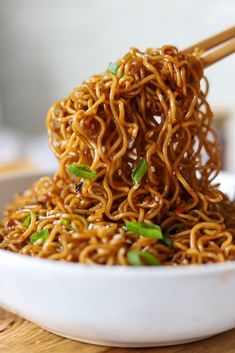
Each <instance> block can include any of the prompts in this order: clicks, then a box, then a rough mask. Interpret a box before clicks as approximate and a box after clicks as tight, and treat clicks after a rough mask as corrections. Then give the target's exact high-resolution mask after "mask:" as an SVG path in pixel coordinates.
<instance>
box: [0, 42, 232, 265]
mask: <svg viewBox="0 0 235 353" xmlns="http://www.w3.org/2000/svg"><path fill="white" fill-rule="evenodd" d="M202 79H203V80H204V83H205V84H204V86H205V90H204V91H203V90H202V88H201V85H200V83H201V80H202ZM207 91H208V82H207V80H206V79H205V78H204V76H203V67H202V64H201V62H200V60H199V59H198V58H197V57H196V56H194V55H192V54H184V53H183V52H180V51H178V50H177V49H176V48H175V47H172V46H164V47H162V48H161V49H149V50H147V51H146V52H140V51H139V50H137V49H135V48H132V49H131V50H130V51H129V52H128V53H127V54H126V55H125V56H124V57H123V58H122V59H121V60H119V61H118V62H117V63H111V64H110V65H109V67H108V70H107V71H105V72H104V73H103V74H101V75H95V76H93V77H91V79H90V80H87V81H84V82H83V84H82V85H81V86H80V87H79V88H75V89H74V90H73V91H72V92H71V93H70V95H69V97H68V98H65V99H63V100H61V101H60V102H58V103H56V104H54V106H53V107H52V108H51V109H50V110H49V113H48V116H47V128H48V132H49V137H50V145H51V148H52V150H53V151H54V153H55V155H56V157H57V159H58V162H59V169H58V171H57V173H56V175H55V176H54V177H53V178H50V177H45V178H42V179H40V180H39V181H38V182H36V183H35V184H34V185H33V186H32V188H31V189H29V190H27V191H25V192H24V193H23V195H18V196H16V198H15V200H14V202H13V203H12V204H11V205H9V206H7V207H6V209H5V212H4V217H3V219H2V221H1V223H0V234H1V243H0V248H2V249H8V250H12V251H14V252H19V253H22V254H26V255H31V256H37V257H43V258H50V259H64V260H67V261H74V262H80V263H87V264H93V263H96V264H109V265H118V264H120V265H134V266H138V265H159V264H162V265H187V264H200V263H209V262H223V261H226V260H233V259H234V258H235V244H234V234H235V232H234V227H235V204H234V203H233V202H230V201H229V200H228V198H227V197H226V195H224V194H223V193H222V192H221V191H219V190H218V188H217V187H216V186H213V183H212V181H213V179H214V178H215V177H216V175H217V174H218V172H219V169H220V157H219V144H218V140H217V135H216V133H215V131H214V129H213V127H212V126H211V121H212V112H211V110H210V107H209V104H208V102H207V100H206V95H207Z"/></svg>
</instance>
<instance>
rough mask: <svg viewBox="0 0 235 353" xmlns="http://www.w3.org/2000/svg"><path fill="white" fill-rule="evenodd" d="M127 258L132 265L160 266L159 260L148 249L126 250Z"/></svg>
mask: <svg viewBox="0 0 235 353" xmlns="http://www.w3.org/2000/svg"><path fill="white" fill-rule="evenodd" d="M127 259H128V262H129V264H130V265H132V266H144V265H148V266H160V265H161V264H160V261H159V260H158V259H157V258H156V256H154V255H153V254H151V253H150V252H148V251H142V250H132V251H128V253H127Z"/></svg>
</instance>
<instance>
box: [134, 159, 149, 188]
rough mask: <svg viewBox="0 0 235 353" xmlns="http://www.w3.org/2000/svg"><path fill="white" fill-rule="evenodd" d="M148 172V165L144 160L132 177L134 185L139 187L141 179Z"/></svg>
mask: <svg viewBox="0 0 235 353" xmlns="http://www.w3.org/2000/svg"><path fill="white" fill-rule="evenodd" d="M147 171H148V164H147V162H146V160H145V159H144V158H142V159H141V160H140V162H139V164H138V165H137V166H136V167H135V168H134V170H133V172H132V174H131V177H132V181H133V184H134V185H135V186H138V185H139V184H140V182H141V179H142V178H143V176H144V175H145V174H146V173H147Z"/></svg>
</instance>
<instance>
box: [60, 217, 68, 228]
mask: <svg viewBox="0 0 235 353" xmlns="http://www.w3.org/2000/svg"><path fill="white" fill-rule="evenodd" d="M60 223H61V224H62V225H63V226H67V225H68V223H69V220H68V219H67V218H63V219H62V220H61V222H60Z"/></svg>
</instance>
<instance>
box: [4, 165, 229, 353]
mask: <svg viewBox="0 0 235 353" xmlns="http://www.w3.org/2000/svg"><path fill="white" fill-rule="evenodd" d="M19 166H20V168H19ZM17 167H18V168H16V165H15V164H14V166H13V167H12V168H9V167H7V168H6V167H4V168H1V166H0V175H1V174H6V173H10V172H13V171H16V170H32V169H33V168H32V166H30V165H29V164H27V163H25V162H21V163H19V164H18V165H17ZM110 352H112V353H129V352H134V353H144V352H147V353H235V329H234V330H231V331H228V332H225V333H223V334H220V335H217V336H214V337H212V338H209V339H206V340H203V341H199V342H195V343H189V344H186V345H179V346H171V347H159V348H148V349H147V348H142V349H136V348H134V349H127V348H112V347H101V346H94V345H89V344H85V343H80V342H76V341H72V340H69V339H66V338H62V337H59V336H57V335H54V334H52V333H49V332H47V331H45V330H43V329H41V328H39V327H37V326H36V325H34V324H32V323H31V322H29V321H26V320H23V319H21V318H19V317H17V316H15V315H13V314H11V313H9V312H7V311H5V310H3V309H1V308H0V353H110Z"/></svg>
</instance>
